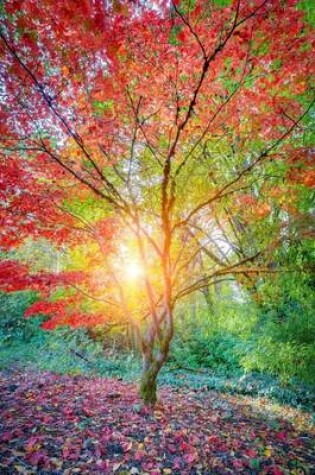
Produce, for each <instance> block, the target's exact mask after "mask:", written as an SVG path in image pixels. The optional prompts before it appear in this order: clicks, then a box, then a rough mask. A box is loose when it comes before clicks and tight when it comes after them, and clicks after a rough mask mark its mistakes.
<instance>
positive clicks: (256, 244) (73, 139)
mask: <svg viewBox="0 0 315 475" xmlns="http://www.w3.org/2000/svg"><path fill="white" fill-rule="evenodd" d="M297 7H298V2H296V1H292V0H288V1H286V2H282V1H276V2H275V1H271V0H270V1H268V0H260V1H258V0H257V1H256V0H255V1H253V2H251V3H249V2H247V1H244V2H243V1H241V0H234V1H232V2H220V1H217V0H213V1H211V2H209V1H197V2H190V1H182V2H177V1H176V2H173V3H171V4H169V3H168V2H164V1H161V2H159V1H156V2H153V3H152V2H151V3H150V4H149V5H142V3H141V2H133V3H130V2H124V1H115V2H113V3H112V4H106V5H105V4H104V3H103V2H101V1H98V0H95V1H94V2H89V1H88V0H87V1H84V2H73V3H72V4H71V6H70V5H68V3H67V2H58V4H57V5H56V3H55V2H52V1H51V0H45V1H44V2H40V3H39V2H37V1H35V0H26V1H24V2H21V1H14V2H4V4H3V5H2V7H1V8H2V11H1V30H0V40H1V41H0V54H1V58H2V66H1V78H2V88H1V98H0V100H1V104H2V112H1V115H2V119H3V121H2V123H3V125H1V143H2V145H1V154H2V155H1V157H2V161H3V164H4V169H5V170H9V171H10V170H13V171H12V174H11V178H10V180H9V182H7V181H5V182H4V184H3V189H4V191H5V192H6V194H7V195H8V198H6V199H5V200H4V201H3V202H2V203H3V206H2V213H3V216H4V218H3V219H4V220H5V226H6V233H5V235H4V246H6V247H11V246H13V245H16V244H18V243H20V241H21V239H23V237H24V236H25V235H26V234H29V233H31V234H32V235H34V237H35V238H36V237H37V236H40V235H45V236H46V237H47V238H48V239H51V240H52V241H53V242H55V243H56V244H57V246H58V245H59V246H60V245H61V243H62V245H63V249H66V250H67V253H68V259H67V263H66V264H65V265H64V267H63V276H62V280H63V282H67V284H68V287H69V288H70V287H71V290H70V289H69V292H68V294H67V295H62V299H58V298H56V294H55V296H54V295H53V292H54V291H55V290H56V288H57V286H58V285H60V284H59V278H56V279H55V280H53V279H52V281H51V282H50V290H51V292H52V295H51V296H50V298H49V299H47V298H46V301H45V302H40V303H35V304H34V306H32V307H31V308H30V309H29V310H28V312H27V313H28V314H31V313H36V312H39V311H40V312H42V313H43V312H44V313H46V314H47V315H51V318H50V319H49V320H48V321H47V322H45V323H44V327H46V328H54V327H56V326H58V325H64V324H70V325H73V326H78V325H86V326H91V327H95V326H97V325H100V324H103V323H105V322H109V323H113V324H119V322H127V323H129V324H132V325H133V327H134V328H135V331H136V332H137V335H138V339H139V342H140V346H141V351H142V354H143V376H142V381H141V386H140V392H141V395H142V397H143V399H144V400H145V402H149V403H154V402H155V400H156V378H157V375H158V373H159V371H160V369H161V367H162V366H163V364H164V362H165V360H166V358H167V355H168V352H169V347H170V343H171V340H172V337H173V332H174V323H173V314H174V308H175V306H176V304H177V302H178V301H179V300H180V299H181V298H183V297H185V296H187V295H189V294H191V293H193V292H195V291H199V290H202V291H204V292H207V289H208V288H209V286H210V285H211V284H214V283H216V284H218V283H219V282H221V281H223V280H226V279H233V278H234V279H235V278H238V276H243V275H245V276H247V277H248V276H251V275H254V276H257V275H259V274H262V273H270V272H278V269H274V268H273V267H272V265H269V263H270V261H272V260H273V252H274V249H275V247H276V246H277V245H278V244H279V241H281V240H282V238H283V236H282V235H281V231H280V230H281V227H282V224H283V219H282V216H283V215H281V214H280V215H279V216H278V217H279V219H269V218H270V216H271V215H272V214H273V215H275V213H276V210H275V208H276V207H280V208H281V206H282V204H281V202H279V203H277V196H278V198H279V196H280V195H281V193H282V192H280V194H278V195H277V193H276V192H275V189H276V187H277V184H278V183H279V182H280V183H281V182H282V181H283V180H285V182H286V183H287V181H286V180H287V178H286V177H287V174H288V170H290V168H291V167H292V163H294V157H297V156H299V157H300V158H299V163H300V164H301V165H300V166H301V167H302V168H303V173H304V178H303V180H304V181H303V182H304V184H305V185H307V186H309V185H311V184H312V183H313V181H312V180H313V179H312V176H313V175H312V172H311V171H310V170H308V160H309V157H310V152H309V150H308V148H307V147H306V148H305V147H302V145H303V134H305V133H306V131H307V128H308V126H309V117H310V113H311V112H310V111H311V108H312V106H313V103H314V99H313V93H312V86H313V85H312V73H313V69H312V68H313V67H314V66H313V64H314V62H313V61H312V58H311V55H310V49H311V48H312V46H313V45H314V38H312V37H311V31H310V28H309V26H308V25H307V24H305V23H304V22H303V12H302V11H301V10H300V9H299V8H297ZM5 173H7V171H6V172H5ZM288 189H289V188H285V192H287V191H288ZM37 190H39V191H37ZM21 196H22V197H23V198H22V199H21ZM24 197H25V200H24ZM46 200H48V203H47V207H46V204H45V203H46ZM291 200H292V201H293V200H294V196H292V197H291ZM275 203H277V204H275ZM43 211H44V212H43ZM21 216H23V219H21ZM257 229H259V230H260V231H259V233H260V234H259V235H260V239H255V235H257V232H256V231H257ZM12 230H14V233H15V235H18V234H20V230H21V231H22V234H20V236H21V237H19V238H18V239H17V240H12V238H11V236H12ZM279 232H280V236H279ZM74 269H75V270H76V271H77V272H76V273H75V275H76V276H78V271H79V275H80V278H79V281H78V280H76V282H75V283H73V281H72V278H73V275H74V274H73V273H71V272H70V271H72V270H74ZM68 272H69V273H68ZM36 278H40V275H37V276H33V277H32V280H33V281H35V280H36ZM10 285H11V287H10V288H11V289H12V285H13V287H14V284H12V281H11V282H10ZM7 286H8V284H7V283H6V284H5V285H4V287H5V288H6V287H7Z"/></svg>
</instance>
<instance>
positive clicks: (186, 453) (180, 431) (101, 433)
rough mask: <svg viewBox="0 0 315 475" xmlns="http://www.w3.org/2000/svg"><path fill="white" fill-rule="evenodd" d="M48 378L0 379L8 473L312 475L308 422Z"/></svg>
mask: <svg viewBox="0 0 315 475" xmlns="http://www.w3.org/2000/svg"><path fill="white" fill-rule="evenodd" d="M159 396H160V402H159V404H158V405H157V406H156V407H155V408H154V409H152V408H146V407H144V406H143V405H142V404H141V402H140V400H139V398H138V395H137V389H136V386H135V385H134V384H131V383H128V382H123V381H120V380H117V379H116V380H115V379H105V378H93V379H91V378H88V377H84V376H67V375H58V374H54V373H48V372H31V371H19V370H12V371H3V372H2V373H0V474H3V475H15V474H22V475H23V474H25V475H33V474H40V475H44V474H47V475H48V474H51V475H53V474H54V475H57V474H60V475H61V474H63V475H72V474H84V475H89V474H99V475H100V474H108V475H109V474H117V475H138V474H139V475H144V474H150V475H167V474H174V475H189V474H190V475H194V474H195V475H198V474H202V475H210V474H216V475H224V474H237V473H240V474H251V475H255V474H265V475H281V474H283V475H286V474H295V475H298V474H308V475H311V474H314V473H315V451H314V435H315V432H314V430H313V429H312V427H311V422H310V416H308V415H307V414H304V413H301V412H299V411H298V410H288V411H286V409H285V408H283V409H281V410H280V411H279V410H278V411H276V412H275V411H273V410H272V407H270V406H269V405H268V403H267V402H266V401H263V400H255V399H253V398H250V397H241V396H231V395H226V394H221V393H218V392H214V391H202V390H199V391H193V390H189V389H187V388H186V389H184V388H180V389H179V388H171V387H166V386H164V387H162V388H161V390H160V392H159Z"/></svg>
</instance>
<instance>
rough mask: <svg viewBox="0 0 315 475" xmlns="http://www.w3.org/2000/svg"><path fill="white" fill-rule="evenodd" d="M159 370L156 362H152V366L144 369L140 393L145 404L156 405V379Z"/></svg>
mask: <svg viewBox="0 0 315 475" xmlns="http://www.w3.org/2000/svg"><path fill="white" fill-rule="evenodd" d="M159 370H160V368H158V367H157V366H156V365H155V364H152V365H151V367H149V368H147V369H144V370H143V373H142V376H141V382H140V389H139V393H140V397H141V399H142V400H143V402H144V404H147V405H154V404H155V403H156V401H157V382H156V379H157V375H158V373H159Z"/></svg>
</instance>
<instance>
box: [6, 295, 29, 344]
mask: <svg viewBox="0 0 315 475" xmlns="http://www.w3.org/2000/svg"><path fill="white" fill-rule="evenodd" d="M35 300H36V294H35V293H34V292H14V293H10V294H7V293H5V292H0V308H1V319H0V345H4V344H10V343H13V342H16V341H28V340H29V339H30V338H31V337H32V336H33V335H34V333H35V332H36V329H37V326H38V324H37V322H36V321H35V319H33V320H28V319H25V318H23V315H24V312H25V310H26V309H27V307H29V306H30V305H31V304H32V303H33V302H34V301H35Z"/></svg>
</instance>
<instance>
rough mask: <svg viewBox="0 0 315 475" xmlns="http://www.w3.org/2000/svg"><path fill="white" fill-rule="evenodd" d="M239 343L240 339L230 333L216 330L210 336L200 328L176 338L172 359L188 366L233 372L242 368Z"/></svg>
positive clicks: (227, 372) (225, 372)
mask: <svg viewBox="0 0 315 475" xmlns="http://www.w3.org/2000/svg"><path fill="white" fill-rule="evenodd" d="M239 345H240V340H239V339H238V338H236V337H235V336H234V335H232V334H230V333H223V332H216V333H213V334H212V335H210V336H208V335H207V334H205V333H204V332H203V331H202V329H198V330H197V331H195V332H192V331H189V332H188V334H187V335H186V336H184V335H180V336H179V337H178V338H177V339H176V340H175V342H174V346H173V351H172V355H171V359H173V361H174V362H175V363H177V364H181V365H185V366H187V367H191V368H199V367H204V368H209V369H211V370H213V371H216V372H219V373H224V374H231V373H235V372H236V371H238V370H239V369H240V364H239V363H240V357H239V355H238V347H239Z"/></svg>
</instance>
